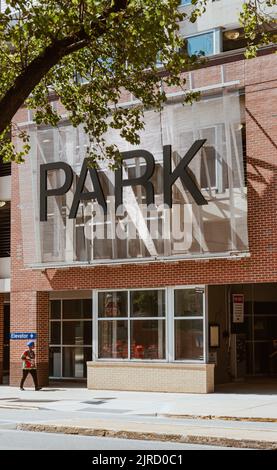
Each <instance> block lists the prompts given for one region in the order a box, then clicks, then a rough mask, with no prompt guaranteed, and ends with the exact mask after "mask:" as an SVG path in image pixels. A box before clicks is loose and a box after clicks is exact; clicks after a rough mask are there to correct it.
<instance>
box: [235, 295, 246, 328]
mask: <svg viewBox="0 0 277 470" xmlns="http://www.w3.org/2000/svg"><path fill="white" fill-rule="evenodd" d="M233 322H234V323H243V322H244V295H243V294H233Z"/></svg>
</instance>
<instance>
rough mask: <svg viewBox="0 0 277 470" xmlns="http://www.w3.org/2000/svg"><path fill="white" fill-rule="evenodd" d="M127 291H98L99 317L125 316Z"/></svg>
mask: <svg viewBox="0 0 277 470" xmlns="http://www.w3.org/2000/svg"><path fill="white" fill-rule="evenodd" d="M127 315H128V300H127V292H100V293H99V295H98V316H99V317H109V318H112V317H127Z"/></svg>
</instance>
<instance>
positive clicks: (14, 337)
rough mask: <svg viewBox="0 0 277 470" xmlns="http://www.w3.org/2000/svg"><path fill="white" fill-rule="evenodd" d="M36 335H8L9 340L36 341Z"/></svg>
mask: <svg viewBox="0 0 277 470" xmlns="http://www.w3.org/2000/svg"><path fill="white" fill-rule="evenodd" d="M36 337H37V334H36V333H10V339H24V340H25V339H36Z"/></svg>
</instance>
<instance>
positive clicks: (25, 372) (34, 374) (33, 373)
mask: <svg viewBox="0 0 277 470" xmlns="http://www.w3.org/2000/svg"><path fill="white" fill-rule="evenodd" d="M29 373H30V374H31V376H32V377H33V381H34V384H35V388H38V378H37V369H22V379H21V382H20V388H23V385H24V382H25V380H26V378H27V375H28V374H29Z"/></svg>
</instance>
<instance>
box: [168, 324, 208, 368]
mask: <svg viewBox="0 0 277 470" xmlns="http://www.w3.org/2000/svg"><path fill="white" fill-rule="evenodd" d="M203 357H204V345H203V321H202V320H175V360H177V361H178V360H203Z"/></svg>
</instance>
